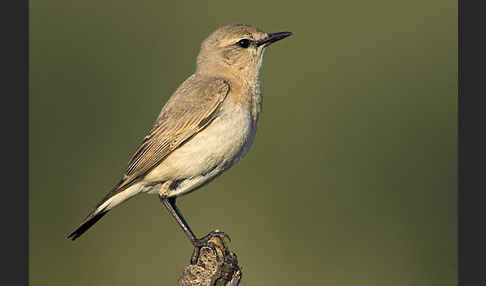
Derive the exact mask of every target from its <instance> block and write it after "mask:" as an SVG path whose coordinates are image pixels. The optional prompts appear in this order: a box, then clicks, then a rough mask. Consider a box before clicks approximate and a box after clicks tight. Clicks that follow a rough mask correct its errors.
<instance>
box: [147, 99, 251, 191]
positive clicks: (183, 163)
mask: <svg viewBox="0 0 486 286" xmlns="http://www.w3.org/2000/svg"><path fill="white" fill-rule="evenodd" d="M254 137H255V128H254V124H253V118H252V116H251V113H250V111H249V110H248V108H244V107H242V106H241V105H239V104H233V103H231V102H227V103H225V104H223V106H222V109H221V111H220V114H219V115H218V116H217V118H216V119H215V120H214V121H213V122H212V123H211V124H210V125H209V126H208V127H206V128H205V129H204V130H202V131H201V132H199V133H198V134H196V135H195V136H194V137H193V138H191V139H190V140H189V141H188V142H186V143H185V144H183V145H182V146H180V147H179V148H178V149H176V150H175V151H174V152H172V153H171V154H170V155H169V156H168V157H167V158H166V159H165V160H163V161H162V163H161V164H159V165H158V166H157V167H155V168H154V169H153V170H152V171H150V172H149V173H148V174H147V175H146V176H145V178H144V179H143V181H146V182H152V183H155V182H162V181H167V180H181V179H191V178H196V177H199V179H198V180H197V181H200V182H199V184H201V183H204V182H202V181H204V179H205V176H207V174H209V175H210V177H214V176H216V175H218V174H219V173H221V172H223V171H224V170H226V169H227V168H229V167H230V166H231V165H233V164H234V163H235V162H236V161H238V160H239V159H240V158H241V157H243V156H244V155H245V154H246V153H247V152H248V149H249V148H250V145H251V144H252V142H253V139H254ZM208 179H209V177H208ZM201 180H202V181H201ZM188 187H189V186H188Z"/></svg>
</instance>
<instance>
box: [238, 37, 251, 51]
mask: <svg viewBox="0 0 486 286" xmlns="http://www.w3.org/2000/svg"><path fill="white" fill-rule="evenodd" d="M236 44H237V45H238V46H240V47H242V48H244V49H246V48H248V47H249V46H250V40H248V39H241V40H239V41H238V43H236Z"/></svg>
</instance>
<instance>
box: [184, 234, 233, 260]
mask: <svg viewBox="0 0 486 286" xmlns="http://www.w3.org/2000/svg"><path fill="white" fill-rule="evenodd" d="M213 237H219V238H220V239H221V240H223V241H224V239H225V238H227V239H228V240H229V241H231V238H230V237H229V235H227V234H226V233H224V232H222V231H219V230H215V231H211V232H210V233H208V234H206V235H205V236H203V237H202V238H199V239H196V240H194V241H193V242H192V244H193V245H194V250H193V252H192V256H191V264H192V265H195V264H196V263H197V260H198V258H199V253H200V251H201V248H203V247H209V248H211V249H212V250H213V251H214V254H215V255H216V259H217V260H219V255H218V251H217V250H216V245H215V244H214V243H213V242H212V241H210V240H211V238H213Z"/></svg>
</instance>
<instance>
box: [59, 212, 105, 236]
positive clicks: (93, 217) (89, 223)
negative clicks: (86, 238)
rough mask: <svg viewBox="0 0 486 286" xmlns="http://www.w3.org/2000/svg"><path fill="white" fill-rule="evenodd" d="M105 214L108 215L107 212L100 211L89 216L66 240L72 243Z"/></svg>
mask: <svg viewBox="0 0 486 286" xmlns="http://www.w3.org/2000/svg"><path fill="white" fill-rule="evenodd" d="M106 213H108V210H102V211H99V212H97V213H93V214H90V215H89V216H88V217H87V218H86V219H85V220H84V222H83V223H82V224H81V225H80V226H79V227H78V228H77V229H76V230H74V231H73V232H72V233H71V234H70V235H68V236H67V238H69V239H71V240H73V241H74V240H75V239H76V238H78V237H80V236H81V235H82V234H83V233H84V232H85V231H87V230H88V229H89V228H90V227H92V226H93V225H94V224H95V223H96V222H97V221H99V220H100V219H101V218H102V217H103V216H104V215H105V214H106Z"/></svg>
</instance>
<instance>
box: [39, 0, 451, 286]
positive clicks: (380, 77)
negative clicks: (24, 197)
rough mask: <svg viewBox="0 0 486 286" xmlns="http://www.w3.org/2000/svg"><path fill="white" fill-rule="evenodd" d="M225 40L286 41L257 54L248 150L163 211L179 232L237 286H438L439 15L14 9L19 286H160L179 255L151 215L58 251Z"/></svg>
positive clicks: (170, 7) (318, 8) (443, 188)
mask: <svg viewBox="0 0 486 286" xmlns="http://www.w3.org/2000/svg"><path fill="white" fill-rule="evenodd" d="M238 22H242V23H248V24H252V25H255V26H258V27H260V28H262V29H264V30H265V31H269V32H277V31H287V30H288V31H292V32H294V35H293V36H292V37H290V38H288V39H285V40H283V41H281V42H279V43H277V44H275V45H273V46H272V47H270V48H269V50H268V51H267V52H266V53H265V64H264V68H263V75H262V81H263V94H264V104H263V113H262V117H261V120H260V125H259V130H258V134H257V138H256V140H255V143H254V145H253V147H252V150H251V151H250V152H249V154H248V155H247V157H246V158H244V159H243V160H242V161H241V162H240V163H238V164H237V165H236V166H234V167H233V168H232V169H231V170H230V171H228V172H227V173H225V174H224V175H223V176H221V177H219V178H218V179H217V180H215V181H214V182H212V183H211V184H209V185H207V186H206V187H204V188H203V189H200V190H199V191H197V192H194V193H192V194H191V195H189V196H186V197H184V198H182V199H180V200H179V206H180V207H181V209H182V211H183V213H184V214H185V216H186V217H187V219H188V221H189V223H190V225H191V226H192V228H193V230H194V231H195V232H196V233H197V234H198V235H203V234H206V233H207V232H208V231H210V230H213V229H215V228H219V229H221V230H224V231H226V232H227V233H228V234H230V235H231V237H232V240H233V241H232V243H231V248H232V250H234V251H235V252H236V253H237V254H238V258H239V261H240V265H242V266H243V275H244V277H243V281H242V284H241V285H304V284H313V285H374V286H375V285H386V286H389V285H440V286H445V285H456V278H457V273H456V270H457V262H456V258H457V246H456V243H457V215H456V212H457V171H456V170H457V151H456V147H457V112H456V109H457V106H456V101H457V45H458V44H457V2H456V1H451V0H446V1H443V0H426V1H418V0H412V1H404V0H401V1H389V0H386V1H385V0H370V1H359V0H348V1H333V2H329V1H327V2H326V1H324V2H322V1H321V2H318V1H289V2H282V1H279V2H274V3H270V2H268V1H249V0H248V1H239V2H228V1H210V3H203V2H202V1H198V2H196V1H177V3H176V2H175V1H173V2H171V3H165V2H163V1H127V0H120V1H106V0H101V1H100V0H97V1H93V0H87V1H65V0H63V1H61V0H43V1H39V0H37V1H30V284H31V285H33V286H35V285H70V286H74V285H83V286H86V285H102V284H104V285H144V286H148V285H174V284H175V281H176V279H177V277H179V275H180V274H181V273H182V268H183V266H184V265H185V264H187V263H188V260H189V256H190V254H191V251H192V248H191V245H190V243H189V242H188V241H187V239H186V237H185V236H184V234H183V233H182V232H181V230H180V229H179V228H178V226H177V225H176V224H175V223H174V221H173V220H172V218H171V217H170V216H169V215H168V213H167V211H166V210H165V209H164V208H163V207H162V206H161V204H160V202H159V200H158V199H157V197H155V196H148V195H142V196H139V197H136V198H134V199H133V200H130V201H129V202H127V203H126V204H124V205H122V206H120V207H118V208H117V209H115V210H114V211H113V212H111V213H110V214H109V215H108V216H106V217H105V218H103V219H102V220H101V221H100V222H99V223H98V224H97V225H96V226H95V227H93V228H92V229H90V230H89V231H88V232H87V233H86V234H85V235H84V236H82V237H81V238H80V239H79V240H77V241H75V242H71V241H69V240H67V239H66V238H65V236H66V235H67V234H68V232H70V231H71V230H73V229H74V228H75V227H76V226H77V225H78V224H79V223H80V222H81V220H82V219H83V218H84V217H85V216H86V215H87V213H88V212H89V211H90V210H91V208H92V207H93V206H94V205H95V204H96V203H97V202H98V200H99V199H101V198H102V197H103V196H104V195H105V193H106V192H107V191H108V190H109V189H110V188H111V187H112V186H113V185H114V184H115V183H116V182H117V181H118V180H119V178H120V176H121V173H122V171H124V169H125V167H126V164H127V163H128V160H129V158H130V156H131V155H132V152H134V151H135V149H136V147H138V144H139V143H140V140H141V139H142V138H143V136H144V135H145V133H146V131H147V130H148V129H149V128H150V127H151V125H152V122H153V120H154V119H155V118H156V116H157V114H158V113H159V111H160V108H161V107H162V105H163V104H164V103H165V101H166V100H167V99H168V97H169V96H170V94H171V93H172V92H173V91H174V90H175V89H176V88H177V86H178V85H179V84H180V83H181V82H182V81H183V80H184V79H185V78H186V77H187V76H189V75H190V74H191V73H192V72H193V70H194V67H195V60H196V56H197V52H198V49H199V45H200V43H201V41H202V40H203V39H204V38H205V37H206V36H208V35H209V34H210V33H211V32H212V31H213V30H215V29H216V28H218V27H219V26H222V25H225V24H229V23H238ZM200 201H206V202H213V203H214V204H215V207H214V208H208V209H201V208H200V207H198V205H199V202H200Z"/></svg>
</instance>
